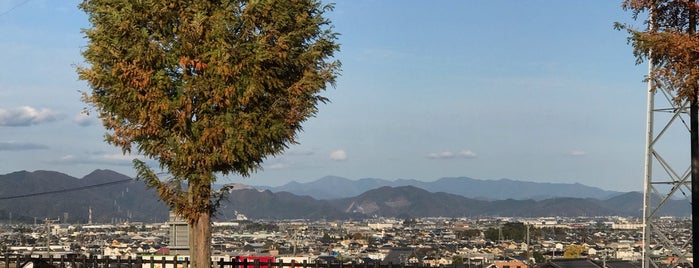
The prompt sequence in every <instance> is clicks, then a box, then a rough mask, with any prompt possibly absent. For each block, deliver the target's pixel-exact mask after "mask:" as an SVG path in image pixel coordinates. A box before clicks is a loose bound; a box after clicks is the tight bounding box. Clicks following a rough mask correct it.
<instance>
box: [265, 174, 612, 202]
mask: <svg viewBox="0 0 699 268" xmlns="http://www.w3.org/2000/svg"><path fill="white" fill-rule="evenodd" d="M384 186H390V187H399V186H415V187H418V188H422V189H425V190H427V191H430V192H445V193H450V194H456V195H461V196H464V197H468V198H473V199H481V200H505V199H516V200H526V199H534V200H543V199H549V198H554V197H574V198H595V199H606V198H610V197H613V196H615V195H619V194H621V192H615V191H606V190H602V189H600V188H596V187H590V186H585V185H582V184H579V183H539V182H526V181H518V180H511V179H500V180H478V179H472V178H468V177H458V178H441V179H438V180H436V181H431V182H425V181H418V180H407V179H400V180H395V181H389V180H382V179H360V180H350V179H346V178H342V177H336V176H327V177H323V178H321V179H318V180H316V181H313V182H307V183H299V182H290V183H287V184H285V185H282V186H277V187H265V186H256V188H258V189H267V190H270V191H272V192H290V193H293V194H296V195H308V196H311V197H313V198H316V199H339V198H347V197H352V196H357V195H360V194H362V193H364V192H366V191H369V190H372V189H376V188H379V187H384Z"/></svg>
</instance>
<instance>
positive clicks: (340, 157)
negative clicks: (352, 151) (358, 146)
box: [330, 149, 347, 161]
mask: <svg viewBox="0 0 699 268" xmlns="http://www.w3.org/2000/svg"><path fill="white" fill-rule="evenodd" d="M330 160H335V161H345V160H347V152H345V150H342V149H340V150H335V151H333V152H331V153H330Z"/></svg>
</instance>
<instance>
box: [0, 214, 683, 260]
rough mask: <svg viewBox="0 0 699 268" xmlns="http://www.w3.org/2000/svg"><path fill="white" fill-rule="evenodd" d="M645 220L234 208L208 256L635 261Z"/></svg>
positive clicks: (7, 247) (10, 241) (152, 241)
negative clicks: (356, 217) (284, 214)
mask: <svg viewBox="0 0 699 268" xmlns="http://www.w3.org/2000/svg"><path fill="white" fill-rule="evenodd" d="M663 224H664V225H665V227H666V228H672V229H673V230H674V232H673V233H674V234H675V235H674V236H673V237H670V239H672V241H674V243H677V244H686V243H687V242H688V241H690V240H691V231H690V226H691V221H690V220H689V219H684V218H673V217H666V218H664V219H663ZM642 230H643V224H642V223H641V222H640V221H639V219H634V218H624V217H577V218H563V217H545V218H506V217H499V218H485V217H484V218H474V219H469V218H416V219H395V218H393V219H389V218H376V219H368V220H363V221H308V220H279V221H272V220H264V221H260V220H251V219H247V218H246V216H244V215H242V214H240V215H238V217H237V219H236V220H234V221H228V222H214V223H213V234H212V259H214V260H217V259H219V258H224V259H230V258H231V257H236V256H266V257H273V259H274V260H276V261H280V262H284V263H291V262H296V263H303V262H306V263H316V262H322V263H360V264H362V263H367V264H374V263H382V264H388V263H393V264H399V263H402V264H406V265H413V264H414V265H417V264H419V265H429V266H457V267H461V266H466V267H490V266H493V265H494V266H493V267H503V266H510V267H515V266H519V267H542V265H546V264H549V265H551V264H552V263H553V264H555V263H557V262H571V261H578V262H584V263H588V264H590V265H600V266H599V267H604V266H602V265H606V267H638V266H639V265H640V261H641V258H642V256H641V250H642V240H641V239H642ZM187 232H188V228H187V224H186V223H185V222H182V221H181V220H179V219H178V218H177V217H176V216H174V215H173V214H171V216H170V219H169V221H168V222H164V223H139V222H123V223H118V224H62V223H59V222H58V221H55V220H54V221H50V220H49V221H45V223H37V224H16V225H7V224H6V225H2V226H1V227H0V241H1V245H2V248H1V250H2V252H3V254H4V255H31V256H53V257H54V258H60V256H63V255H69V254H70V255H74V254H78V255H81V256H91V257H97V258H121V259H126V258H136V257H139V256H140V257H142V258H150V257H155V258H156V260H157V259H160V258H161V257H165V256H166V257H167V258H170V259H172V258H180V259H182V258H183V257H185V256H187V255H188V240H187V236H188V233H187ZM652 248H654V251H653V252H652V255H653V258H655V259H656V260H657V261H658V263H663V264H670V263H672V262H673V261H675V260H674V259H673V254H674V253H673V252H670V251H669V250H668V249H666V248H663V247H661V246H658V247H652ZM602 263H605V264H602ZM621 265H631V266H621ZM675 265H681V264H677V263H675Z"/></svg>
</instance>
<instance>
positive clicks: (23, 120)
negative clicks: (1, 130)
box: [0, 106, 56, 127]
mask: <svg viewBox="0 0 699 268" xmlns="http://www.w3.org/2000/svg"><path fill="white" fill-rule="evenodd" d="M52 121H56V114H55V113H54V112H52V111H51V110H49V109H44V108H42V109H36V108H34V107H30V106H22V107H18V108H11V109H2V108H0V126H8V127H26V126H31V125H37V124H41V123H46V122H52Z"/></svg>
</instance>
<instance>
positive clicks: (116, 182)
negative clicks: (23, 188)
mask: <svg viewBox="0 0 699 268" xmlns="http://www.w3.org/2000/svg"><path fill="white" fill-rule="evenodd" d="M128 181H133V180H132V179H125V180H118V181H112V182H105V183H99V184H93V185H88V186H82V187H77V188H68V189H62V190H55V191H47V192H39V193H31V194H23V195H15V196H6V197H0V200H8V199H16V198H24V197H32V196H39V195H47V194H58V193H67V192H74V191H80V190H85V189H91V188H97V187H102V186H107V185H112V184H118V183H124V182H128Z"/></svg>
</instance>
